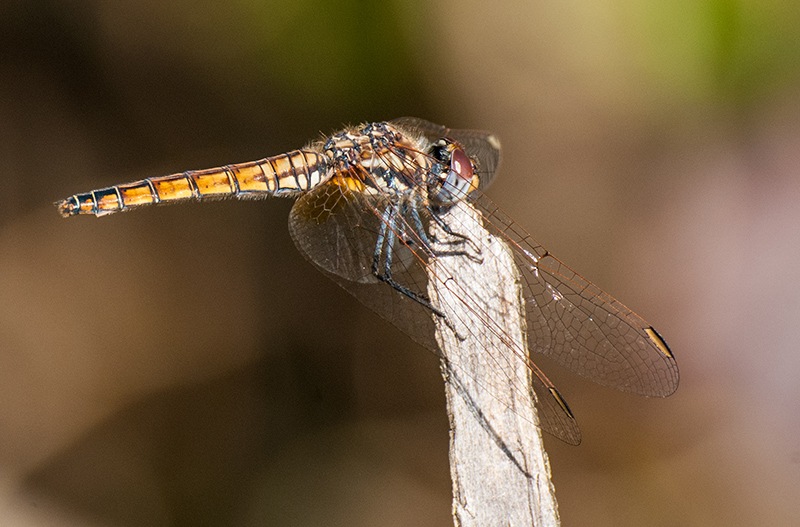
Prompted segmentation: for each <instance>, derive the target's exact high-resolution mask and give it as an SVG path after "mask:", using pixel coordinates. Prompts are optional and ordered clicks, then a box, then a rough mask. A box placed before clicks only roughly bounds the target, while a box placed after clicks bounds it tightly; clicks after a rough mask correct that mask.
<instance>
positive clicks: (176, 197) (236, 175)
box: [56, 150, 328, 217]
mask: <svg viewBox="0 0 800 527" xmlns="http://www.w3.org/2000/svg"><path fill="white" fill-rule="evenodd" d="M327 168H328V158H327V157H326V156H325V155H323V154H321V153H319V152H315V151H311V150H294V151H292V152H288V153H285V154H280V155H277V156H273V157H268V158H265V159H262V160H260V161H251V162H249V163H239V164H236V165H226V166H222V167H217V168H209V169H206V170H189V171H187V172H183V173H179V174H170V175H168V176H161V177H154V178H147V179H143V180H141V181H134V182H133V183H126V184H123V185H115V186H113V187H107V188H102V189H97V190H93V191H91V192H86V193H84V194H75V195H74V196H71V197H69V198H67V199H64V200H62V201H59V202H57V203H56V206H57V207H58V210H59V212H60V213H61V215H62V216H65V217H67V216H76V215H78V214H94V215H96V216H103V215H105V214H111V213H113V212H119V211H122V210H128V209H132V208H137V207H142V206H145V205H155V204H159V203H172V202H179V201H186V200H208V199H223V198H228V197H237V198H241V199H246V198H259V197H268V196H287V195H293V194H296V193H298V192H302V191H306V190H309V189H312V188H314V187H316V186H317V185H319V184H320V183H321V182H322V181H325V180H326V179H327V177H326V176H327V173H328V170H327Z"/></svg>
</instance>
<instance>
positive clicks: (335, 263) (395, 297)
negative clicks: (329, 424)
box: [289, 183, 580, 444]
mask: <svg viewBox="0 0 800 527" xmlns="http://www.w3.org/2000/svg"><path fill="white" fill-rule="evenodd" d="M343 188H344V186H341V185H336V184H335V183H329V184H326V185H323V186H322V187H320V188H317V189H315V190H312V191H311V192H309V193H307V194H305V195H303V196H302V197H300V198H299V199H298V200H297V202H295V205H294V207H293V208H292V212H291V214H290V219H289V228H290V232H291V234H292V238H293V239H294V241H295V244H296V245H297V247H298V249H299V250H300V252H301V253H302V254H303V255H304V256H305V257H306V258H307V259H308V260H309V261H310V262H311V263H312V264H314V265H315V266H316V267H317V268H319V269H320V270H321V271H322V272H323V273H324V274H325V275H327V276H328V277H329V278H331V279H332V280H333V281H334V282H336V283H337V284H339V285H340V286H341V287H342V288H344V289H345V290H346V291H348V292H349V293H350V294H352V295H353V296H354V297H356V298H357V299H358V300H359V301H360V302H361V303H363V304H364V305H366V306H367V307H369V308H370V309H372V310H373V311H374V312H375V313H377V314H378V315H380V316H381V317H382V318H384V319H386V320H387V321H388V322H390V323H391V324H393V325H394V326H396V327H397V328H398V329H400V330H401V331H402V332H404V333H405V334H406V335H408V336H409V337H411V338H412V339H413V340H414V341H416V342H417V343H418V344H420V345H422V346H424V347H425V348H428V349H429V350H430V351H432V352H433V353H435V354H436V355H437V356H440V357H441V351H440V349H439V345H438V343H437V342H436V336H435V329H436V328H435V323H434V318H435V317H436V315H434V314H433V312H432V311H431V310H430V309H429V308H427V307H425V306H423V305H422V304H420V303H419V302H416V301H414V300H411V299H410V298H408V297H407V296H405V295H403V294H401V293H399V292H398V291H397V290H395V289H393V288H392V287H390V286H389V285H387V284H386V283H383V282H381V281H379V280H377V279H376V278H375V277H374V276H373V275H372V271H371V266H372V255H373V254H374V250H375V244H376V243H377V236H378V232H379V230H380V223H381V222H382V221H383V219H382V218H383V215H382V214H381V211H380V209H379V207H380V203H376V202H375V201H374V199H373V198H371V197H369V196H366V195H364V194H361V193H358V192H349V191H346V190H342V189H343ZM412 224H413V221H412V219H410V218H408V217H403V216H399V217H398V219H397V222H396V224H394V225H391V226H387V228H391V229H395V230H396V231H398V234H399V233H400V232H401V231H402V232H403V233H404V234H405V236H398V238H400V239H405V240H406V242H409V244H410V245H406V244H404V243H402V242H400V241H398V242H397V243H396V246H395V248H394V252H395V253H396V254H395V258H394V260H393V265H392V275H393V278H394V279H395V280H396V281H397V282H398V283H400V284H402V285H403V286H405V287H408V288H409V289H411V290H412V291H414V292H417V293H422V294H425V292H426V291H427V290H428V282H429V281H431V280H432V281H435V282H436V285H437V286H439V287H447V288H448V289H451V290H455V291H456V295H455V298H456V299H458V300H454V301H455V302H462V303H466V304H467V305H464V306H441V310H442V311H444V312H447V313H464V312H469V313H471V315H470V317H469V320H458V321H455V325H457V326H458V327H460V328H467V329H466V331H470V329H469V328H474V327H475V326H476V325H481V326H482V327H483V329H484V330H485V328H487V327H488V329H489V331H493V332H496V333H498V334H500V333H503V332H504V329H503V321H502V320H493V319H491V317H489V316H488V315H487V314H486V311H485V309H482V308H481V307H480V306H479V305H476V303H475V302H474V300H475V299H474V298H473V296H471V295H470V293H469V284H467V283H464V280H463V279H460V278H459V277H457V276H456V277H454V276H450V275H447V276H443V275H442V274H436V273H433V272H432V271H431V269H430V266H429V265H428V260H429V257H428V255H427V253H426V252H425V250H424V248H423V247H424V242H423V241H422V240H421V239H420V237H419V236H418V234H416V230H415V229H414V228H413V227H412ZM460 227H462V226H459V225H451V228H453V229H454V230H455V231H456V232H458V231H459V228H460ZM427 228H428V227H427V221H426V222H425V229H426V230H427ZM442 257H443V258H447V257H449V256H442ZM486 353H487V354H488V356H489V357H488V359H489V360H491V361H494V362H496V363H497V364H498V365H504V364H506V363H507V362H508V361H522V363H523V364H524V365H525V366H526V367H527V368H528V369H529V370H530V379H529V384H527V385H525V386H515V389H517V390H529V389H531V388H533V390H534V392H535V394H536V396H537V399H538V401H539V405H538V407H537V408H538V409H539V412H538V413H539V421H540V424H539V425H540V427H541V428H542V429H543V430H544V431H546V432H548V433H550V434H552V435H555V436H556V437H558V438H559V439H561V440H563V441H565V442H567V443H570V444H578V443H579V442H580V432H579V430H578V426H577V423H576V422H575V419H574V417H573V416H572V414H571V412H570V411H569V408H568V407H567V406H566V403H565V402H564V400H563V398H561V396H560V395H559V394H558V392H557V391H556V390H555V387H554V386H553V384H552V383H551V382H550V381H549V380H548V379H547V377H545V376H544V374H543V373H542V372H541V371H540V370H539V369H538V368H537V367H536V365H535V364H533V363H532V362H530V361H529V359H528V358H527V357H526V356H525V353H524V350H514V349H511V348H510V347H508V346H500V347H496V348H493V349H487V350H486ZM454 367H455V368H456V369H457V370H458V369H459V367H458V365H457V364H456V365H454ZM475 382H476V383H477V384H479V385H481V382H482V381H481V380H480V379H476V380H475ZM482 387H483V388H484V389H487V390H489V391H492V390H493V388H492V387H491V386H488V385H482ZM497 397H501V396H500V395H497ZM521 417H523V418H526V419H530V417H527V416H525V415H521Z"/></svg>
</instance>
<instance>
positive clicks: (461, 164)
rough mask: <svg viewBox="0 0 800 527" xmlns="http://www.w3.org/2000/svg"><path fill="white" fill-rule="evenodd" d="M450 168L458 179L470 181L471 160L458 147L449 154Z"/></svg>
mask: <svg viewBox="0 0 800 527" xmlns="http://www.w3.org/2000/svg"><path fill="white" fill-rule="evenodd" d="M450 170H451V171H453V172H455V173H456V175H457V176H458V177H459V178H460V179H463V180H464V181H472V161H470V159H469V156H468V155H467V154H466V152H464V151H463V150H462V149H460V148H456V149H455V150H453V153H452V154H450Z"/></svg>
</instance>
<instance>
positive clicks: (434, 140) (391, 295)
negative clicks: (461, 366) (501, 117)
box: [56, 117, 678, 443]
mask: <svg viewBox="0 0 800 527" xmlns="http://www.w3.org/2000/svg"><path fill="white" fill-rule="evenodd" d="M499 162H500V144H499V141H498V140H497V138H496V137H495V136H494V135H493V134H491V133H487V132H481V131H473V130H453V129H449V128H446V127H444V126H440V125H436V124H433V123H430V122H427V121H423V120H421V119H416V118H408V117H407V118H401V119H396V120H394V121H387V122H378V123H369V124H365V125H361V126H358V127H353V128H348V129H345V130H343V131H341V132H338V133H336V134H333V135H331V136H330V137H329V138H328V139H327V140H325V141H321V142H317V143H312V144H311V145H309V146H307V147H305V148H303V149H300V150H294V151H291V152H287V153H284V154H280V155H276V156H272V157H268V158H264V159H261V160H258V161H253V162H249V163H240V164H234V165H226V166H222V167H219V168H212V169H208V170H197V171H187V172H182V173H177V174H172V175H169V176H163V177H155V178H147V179H144V180H141V181H136V182H133V183H128V184H122V185H117V186H112V187H108V188H104V189H98V190H95V191H91V192H87V193H83V194H76V195H74V196H71V197H69V198H67V199H65V200H62V201H60V202H58V203H57V204H56V206H57V207H58V209H59V212H60V213H61V214H62V215H63V216H74V215H81V214H90V215H96V216H101V215H106V214H110V213H113V212H117V211H123V210H129V209H132V208H138V207H142V206H146V205H151V204H160V203H171V202H178V201H188V200H209V199H219V198H225V197H236V198H240V199H245V198H265V197H270V196H289V197H296V198H297V201H296V202H295V204H294V206H293V207H292V211H291V213H290V217H289V230H290V232H291V234H292V238H293V240H294V242H295V244H296V245H297V247H298V249H299V250H300V252H301V253H302V254H303V255H304V256H305V257H306V258H307V259H308V260H309V261H310V262H311V263H313V264H314V265H315V266H316V267H317V268H318V269H319V270H320V271H322V272H323V273H325V274H326V275H328V276H329V277H330V278H331V279H332V280H334V281H336V282H337V283H338V284H339V285H341V286H342V287H343V288H345V289H346V290H347V291H348V292H350V293H351V294H353V295H354V296H355V297H356V298H358V299H359V300H360V301H361V302H363V303H364V304H365V305H367V306H368V307H370V308H371V309H373V310H374V311H375V312H376V313H378V314H379V315H381V316H382V317H383V318H385V319H386V320H388V321H389V322H391V323H393V324H394V325H396V326H397V327H398V328H400V329H401V330H402V331H404V332H405V333H406V334H408V335H409V336H410V337H411V338H413V339H414V340H415V341H417V342H418V343H420V344H422V345H423V346H425V347H427V348H429V349H431V350H432V351H434V352H437V351H438V347H437V346H438V344H437V342H436V340H435V337H434V321H436V320H442V319H445V318H446V316H445V314H444V313H445V311H447V312H453V311H456V312H457V311H458V310H451V309H447V310H445V309H443V307H452V306H439V305H436V304H435V303H432V302H431V301H430V299H429V298H428V297H427V295H426V291H427V284H428V283H429V282H431V281H433V282H441V283H442V284H444V282H445V281H446V282H447V287H448V288H451V289H452V288H455V289H456V290H458V288H459V287H462V286H466V285H467V284H461V283H459V281H460V280H463V278H462V277H459V276H448V277H442V276H438V275H437V274H436V272H435V271H433V266H432V265H431V262H433V261H435V260H436V259H437V258H489V257H491V255H490V254H481V253H480V251H481V249H480V247H477V248H476V247H471V245H472V240H471V239H470V236H469V234H468V233H465V232H463V229H462V228H463V226H461V225H454V224H448V223H447V222H446V221H445V220H444V219H443V214H442V212H443V211H444V210H446V209H447V208H449V207H453V206H457V205H458V204H459V203H461V202H463V201H469V202H470V203H471V204H472V205H474V207H475V208H476V209H477V210H478V211H479V212H480V214H481V216H482V222H483V224H484V226H485V228H486V229H487V230H489V231H490V232H491V234H492V235H493V236H495V237H497V238H498V239H500V240H502V241H503V242H504V243H505V244H507V246H508V247H509V248H510V249H511V252H512V253H513V255H514V261H515V263H516V265H517V266H518V268H519V271H520V281H521V287H522V296H523V299H524V304H525V306H524V312H525V317H526V325H527V328H528V346H529V351H530V352H531V353H532V354H533V353H541V354H544V355H547V356H548V357H550V358H552V359H554V360H555V361H556V362H558V363H559V364H561V365H563V366H565V367H566V368H568V369H570V370H571V371H573V372H575V373H577V374H579V375H582V376H584V377H587V378H589V379H591V380H593V381H595V382H597V383H599V384H602V385H605V386H610V387H613V388H617V389H619V390H622V391H627V392H632V393H636V394H639V395H645V396H657V397H665V396H667V395H670V394H671V393H673V392H674V391H675V389H676V388H677V386H678V368H677V364H676V362H675V359H674V357H673V355H672V352H671V351H670V349H669V347H668V346H667V344H666V342H665V341H664V339H663V338H662V337H661V336H660V335H659V334H658V333H657V332H656V331H655V329H653V327H652V326H651V325H650V324H648V323H647V322H645V321H644V320H643V319H642V318H641V317H639V316H638V315H637V314H636V313H634V312H633V311H631V310H630V309H628V308H627V307H625V306H624V305H623V304H622V303H620V302H619V301H617V300H616V299H614V298H613V297H612V296H610V295H609V294H608V293H605V292H603V291H602V290H600V289H599V288H598V287H597V286H595V285H594V284H592V283H590V282H589V281H587V280H585V279H584V278H583V277H581V276H580V275H579V274H577V273H576V272H575V271H573V270H571V269H570V268H569V267H567V266H566V265H565V264H563V263H562V262H561V261H560V260H558V259H557V258H555V257H554V256H553V255H552V254H550V253H549V252H548V251H547V250H546V249H544V248H543V247H542V246H541V245H538V244H537V243H536V242H534V241H533V239H532V238H531V237H530V235H528V234H527V233H526V232H525V231H524V230H523V229H522V228H520V227H519V226H517V225H516V224H515V223H514V222H513V221H511V220H510V219H509V218H508V217H507V216H506V215H504V214H503V213H502V212H501V211H500V209H499V208H498V207H497V206H496V205H494V204H493V203H492V202H491V201H490V200H489V199H488V198H486V196H485V195H484V194H483V190H485V189H486V187H487V186H488V185H489V183H490V182H491V180H492V178H493V177H494V175H495V172H496V170H497V168H498V166H499ZM432 224H435V225H436V226H437V227H438V228H439V229H438V230H440V231H444V232H445V233H446V234H447V235H448V236H449V237H450V238H452V240H451V242H450V243H451V245H452V247H453V249H452V250H448V251H446V252H441V251H437V250H434V245H435V244H434V243H433V241H439V240H435V237H434V236H433V235H432V234H431V226H432ZM476 253H477V255H476ZM464 290H466V287H464ZM456 297H457V298H460V299H459V300H457V301H459V302H463V303H464V304H468V303H470V302H472V300H471V299H470V297H469V296H468V295H462V296H461V297H458V295H456ZM465 307H467V308H468V309H467V311H468V312H472V313H475V312H476V309H477V308H476V307H475V306H472V305H466V306H465ZM445 322H448V327H455V326H456V325H457V324H456V322H458V323H459V324H458V326H459V327H461V326H464V327H467V328H469V327H474V325H475V324H484V325H486V326H489V325H491V326H492V327H496V328H502V327H503V323H502V321H494V320H484V319H481V318H480V317H478V318H476V319H474V320H473V319H470V320H463V321H448V320H445ZM486 353H487V354H490V356H494V357H497V358H498V361H500V360H505V361H508V360H520V361H523V362H525V365H526V367H528V368H529V369H530V371H531V375H530V383H531V385H532V386H531V387H532V388H533V390H534V391H535V392H536V394H537V397H538V400H539V401H540V405H539V406H540V408H539V411H540V416H541V417H542V419H541V423H542V425H541V426H542V428H543V429H544V430H545V431H547V432H550V433H552V434H553V435H555V436H557V437H559V438H560V439H563V440H564V441H567V442H569V443H578V442H579V441H580V433H579V431H578V427H577V424H576V423H575V419H574V417H573V415H572V412H571V411H570V409H569V407H568V406H567V404H566V402H565V401H564V398H563V397H562V396H561V395H560V393H559V392H558V390H557V389H556V388H555V386H554V385H553V383H552V382H550V380H549V379H548V378H547V377H546V376H545V374H544V373H543V372H542V371H541V370H540V369H539V368H538V367H537V366H536V365H535V364H534V363H533V362H531V361H530V360H529V359H528V356H527V353H526V352H525V351H524V350H522V351H521V350H516V349H511V348H509V347H506V346H498V347H496V348H493V349H487V350H486ZM501 357H502V359H501ZM509 357H511V359H509ZM519 389H520V390H526V391H527V390H528V389H529V387H527V386H522V387H519ZM542 414H543V415H542Z"/></svg>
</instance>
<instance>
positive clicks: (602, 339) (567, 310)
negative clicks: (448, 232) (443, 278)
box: [473, 195, 678, 397]
mask: <svg viewBox="0 0 800 527" xmlns="http://www.w3.org/2000/svg"><path fill="white" fill-rule="evenodd" d="M473 199H474V201H475V204H476V207H477V208H478V209H479V210H480V211H481V212H482V213H483V216H484V222H485V224H486V226H487V227H488V228H489V229H490V230H491V231H493V232H494V233H495V234H497V235H498V236H500V237H501V238H503V239H504V240H505V241H506V243H508V244H509V245H510V246H511V247H512V249H513V251H514V255H515V260H516V262H517V265H518V266H519V269H520V273H521V274H522V280H523V289H524V291H523V294H524V296H525V304H526V306H525V310H526V315H527V319H528V345H529V347H530V350H531V351H532V352H536V353H542V354H544V355H547V356H548V357H551V358H552V359H554V360H555V361H557V362H558V363H559V364H561V365H562V366H564V367H565V368H567V369H569V370H571V371H573V372H575V373H577V374H578V375H581V376H583V377H586V378H588V379H590V380H592V381H594V382H597V383H599V384H602V385H604V386H610V387H612V388H616V389H618V390H622V391H625V392H631V393H636V394H638V395H645V396H650V397H666V396H668V395H670V394H672V393H673V392H674V391H675V390H676V389H677V387H678V366H677V363H676V362H675V358H674V356H673V355H672V352H671V351H670V350H669V347H668V346H667V344H666V342H665V341H664V339H663V338H661V336H660V335H659V334H658V333H657V332H656V330H655V329H653V327H652V326H651V325H650V324H648V323H647V322H646V321H645V320H644V319H642V317H640V316H639V315H637V314H636V313H634V312H633V311H631V310H630V309H628V308H627V307H626V306H625V305H623V304H622V303H621V302H619V301H618V300H616V299H615V298H614V297H612V296H611V295H609V294H608V293H605V292H603V291H602V290H601V289H600V288H598V287H597V286H596V285H594V284H592V283H591V282H589V281H588V280H586V279H585V278H583V277H582V276H580V275H579V274H577V273H576V272H575V271H573V270H572V269H570V268H569V267H568V266H566V265H565V264H564V263H562V262H561V261H560V260H558V259H557V258H556V257H554V256H553V255H551V254H550V253H549V252H548V251H547V250H546V249H545V248H544V247H542V246H541V245H539V244H537V243H536V242H535V241H533V239H532V238H531V237H530V235H529V234H528V233H527V232H525V231H524V230H522V229H521V228H520V227H518V226H517V225H516V224H514V223H513V222H512V221H511V220H510V219H509V218H508V217H507V216H506V215H505V214H503V213H502V212H501V211H500V210H499V209H498V208H497V206H496V205H494V203H492V201H491V200H489V198H487V197H486V196H483V195H476V196H475V197H474V198H473Z"/></svg>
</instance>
